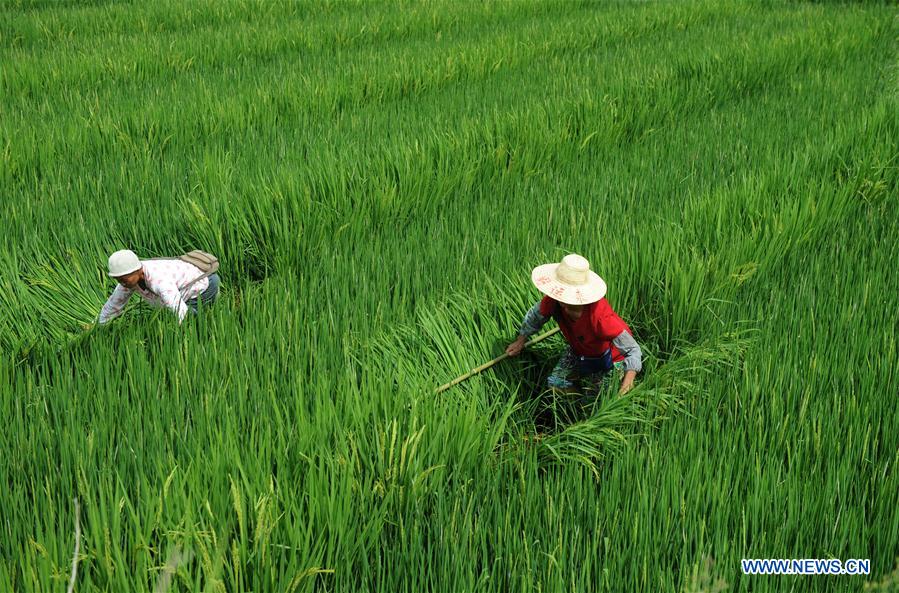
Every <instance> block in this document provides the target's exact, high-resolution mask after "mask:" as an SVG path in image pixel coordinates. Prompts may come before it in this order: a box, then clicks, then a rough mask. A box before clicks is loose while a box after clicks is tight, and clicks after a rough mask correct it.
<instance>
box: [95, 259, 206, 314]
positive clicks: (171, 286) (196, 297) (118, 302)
mask: <svg viewBox="0 0 899 593" xmlns="http://www.w3.org/2000/svg"><path fill="white" fill-rule="evenodd" d="M109 275H110V276H111V277H113V278H115V280H116V282H118V285H117V286H116V287H115V290H113V291H112V295H111V296H110V297H109V300H107V301H106V304H105V305H103V309H102V310H101V311H100V315H99V317H98V318H97V322H98V323H101V324H103V323H106V322H107V321H109V320H110V319H112V318H114V317H118V316H119V315H121V313H122V310H123V309H124V308H125V304H126V303H127V302H128V299H130V298H131V295H132V294H134V293H135V292H136V293H137V294H139V295H140V296H141V297H142V298H143V299H144V300H145V301H147V302H148V303H150V304H152V305H156V306H164V307H167V308H169V309H171V310H172V311H173V312H174V313H175V314H176V315H178V323H181V322H182V321H183V320H184V317H185V315H187V312H188V310H190V311H192V312H194V313H196V312H197V308H198V306H199V304H200V303H201V302H202V303H203V305H204V306H205V305H210V304H212V303H213V302H215V300H216V299H217V298H218V292H219V276H218V274H215V273H208V272H207V273H204V272H203V270H201V269H200V268H198V267H197V266H196V265H193V264H191V263H188V262H187V261H184V260H182V259H179V258H166V259H148V260H144V261H141V260H140V259H138V257H137V255H135V254H134V252H133V251H130V250H128V249H122V250H120V251H116V252H115V253H113V254H112V255H111V256H109Z"/></svg>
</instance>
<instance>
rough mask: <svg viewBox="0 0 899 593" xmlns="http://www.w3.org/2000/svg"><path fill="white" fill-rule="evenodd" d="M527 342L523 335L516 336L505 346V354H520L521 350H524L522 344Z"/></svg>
mask: <svg viewBox="0 0 899 593" xmlns="http://www.w3.org/2000/svg"><path fill="white" fill-rule="evenodd" d="M525 342H527V338H526V337H524V336H518V339H517V340H515V341H514V342H512V343H511V344H509V346H508V347H507V348H506V354H508V355H509V356H518V355H519V354H521V351H522V350H524V344H525Z"/></svg>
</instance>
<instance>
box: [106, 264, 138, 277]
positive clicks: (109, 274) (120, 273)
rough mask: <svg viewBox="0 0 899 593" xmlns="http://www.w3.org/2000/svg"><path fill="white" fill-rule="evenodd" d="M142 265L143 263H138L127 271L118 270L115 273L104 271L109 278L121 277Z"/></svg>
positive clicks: (133, 271)
mask: <svg viewBox="0 0 899 593" xmlns="http://www.w3.org/2000/svg"><path fill="white" fill-rule="evenodd" d="M142 267H143V264H138V265H137V267H136V268H134V269H133V270H128V271H127V272H118V273H116V274H113V273H112V272H106V275H107V276H109V277H110V278H121V277H122V276H127V275H128V274H133V273H135V272H136V271H138V270H139V269H141V268H142Z"/></svg>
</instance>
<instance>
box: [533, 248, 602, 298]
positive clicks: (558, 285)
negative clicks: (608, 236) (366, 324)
mask: <svg viewBox="0 0 899 593" xmlns="http://www.w3.org/2000/svg"><path fill="white" fill-rule="evenodd" d="M531 280H532V281H533V283H534V286H536V287H537V289H538V290H539V291H540V292H542V293H543V294H546V295H549V296H551V297H552V298H554V299H555V300H557V301H559V302H560V303H565V304H566V305H587V304H589V303H595V302H596V301H598V300H599V299H601V298H602V297H604V296H606V283H605V281H603V279H602V278H600V277H599V276H598V275H597V274H596V273H595V272H593V271H591V270H590V263H589V262H588V261H587V260H586V259H584V258H583V257H581V256H580V255H577V254H576V253H571V254H569V255H566V256H565V257H563V258H562V262H561V263H558V264H544V265H542V266H537V267H536V268H534V270H533V271H532V272H531Z"/></svg>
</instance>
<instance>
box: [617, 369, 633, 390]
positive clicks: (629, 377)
mask: <svg viewBox="0 0 899 593" xmlns="http://www.w3.org/2000/svg"><path fill="white" fill-rule="evenodd" d="M636 376H637V371H627V372H626V373H624V377H623V378H622V379H621V389H619V390H618V395H624V394H625V393H627V392H628V391H630V390H631V389H632V388H633V386H634V378H635V377H636Z"/></svg>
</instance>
